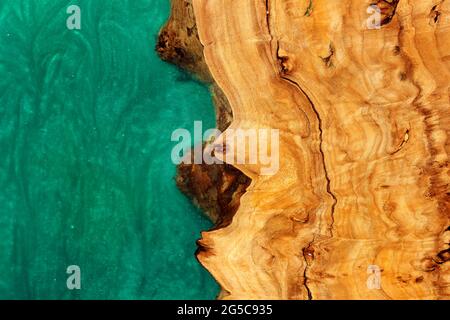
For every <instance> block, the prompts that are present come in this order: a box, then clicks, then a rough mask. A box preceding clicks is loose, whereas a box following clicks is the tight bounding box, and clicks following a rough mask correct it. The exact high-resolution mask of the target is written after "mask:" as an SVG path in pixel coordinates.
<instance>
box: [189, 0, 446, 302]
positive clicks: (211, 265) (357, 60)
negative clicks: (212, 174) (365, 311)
mask: <svg viewBox="0 0 450 320" xmlns="http://www.w3.org/2000/svg"><path fill="white" fill-rule="evenodd" d="M193 4H194V12H195V17H196V23H197V27H198V31H199V36H200V40H201V42H202V44H203V46H204V55H205V58H206V64H207V66H208V68H209V70H210V72H211V74H212V76H213V78H214V81H215V82H216V83H217V84H218V86H220V88H221V89H222V90H223V92H224V93H225V96H226V97H227V99H228V101H229V102H230V105H231V107H232V110H233V122H232V124H231V128H232V129H233V128H243V129H245V128H256V129H257V128H268V127H270V128H275V129H279V130H280V170H279V171H278V173H277V174H275V175H273V176H262V175H260V167H259V166H257V165H256V166H255V165H238V166H237V167H238V168H239V169H240V170H242V171H243V172H244V173H245V174H246V175H247V176H249V177H250V178H251V179H252V184H251V186H250V187H249V188H248V190H247V192H246V193H245V194H244V195H243V197H242V198H241V205H240V208H239V209H238V211H237V213H236V215H235V216H234V218H233V221H232V222H231V224H229V225H228V226H226V227H225V228H221V229H217V230H214V231H211V232H205V233H203V235H202V236H203V237H202V240H201V241H200V244H201V246H202V250H201V251H200V252H199V254H198V258H199V260H200V262H201V263H202V264H203V265H204V266H205V267H206V268H207V269H208V270H209V271H210V272H211V273H212V275H213V276H214V277H215V278H216V279H217V281H218V282H219V283H220V285H221V286H222V288H223V291H222V294H221V298H228V299H449V295H450V287H449V285H450V271H449V266H450V263H449V262H448V261H449V259H450V251H449V240H450V230H449V229H448V228H449V226H450V221H449V220H450V204H449V198H450V197H449V191H450V190H449V181H450V179H449V171H448V153H449V152H448V151H449V141H448V134H449V130H450V122H449V119H450V103H449V93H450V91H449V84H450V1H448V0H447V1H445V0H444V1H441V0H414V1H413V0H400V1H396V0H392V1H382V0H380V1H378V3H377V1H365V0H312V1H310V0H295V1H294V0H267V1H265V0H194V1H193ZM371 4H375V5H376V6H377V7H379V8H380V10H381V28H380V29H369V28H368V20H369V25H370V23H371V20H370V19H371V16H372V15H373V9H372V11H370V9H369V11H368V8H369V6H370V5H371ZM370 266H378V267H379V268H380V275H381V288H380V289H376V288H370V286H368V285H367V281H368V278H370V276H371V275H370V274H369V273H370V272H371V270H372V269H370V268H371V267H370ZM368 272H369V273H368Z"/></svg>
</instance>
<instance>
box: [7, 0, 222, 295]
mask: <svg viewBox="0 0 450 320" xmlns="http://www.w3.org/2000/svg"><path fill="white" fill-rule="evenodd" d="M71 5H76V6H77V7H79V8H80V12H79V13H80V17H81V21H80V25H79V26H78V25H77V24H76V23H75V22H76V21H75V22H74V21H71V22H70V21H68V18H69V17H70V16H71V14H76V12H75V11H70V10H69V11H68V10H67V9H68V8H69V6H71ZM169 9H170V3H169V1H168V0H132V1H126V0H109V1H103V0H85V1H82V0H79V1H67V0H2V1H1V2H0V75H1V77H0V150H1V157H0V236H1V240H0V298H1V299H213V298H215V296H216V294H217V293H218V286H217V284H216V283H215V282H214V280H213V279H212V278H211V277H210V275H209V274H208V273H207V272H206V271H205V270H204V269H203V268H202V267H201V266H200V265H199V264H198V262H197V261H196V260H195V257H194V251H195V249H196V245H195V241H196V239H197V238H199V235H200V234H199V232H200V231H201V230H204V229H207V228H209V227H210V223H209V222H208V221H207V220H206V219H205V218H203V217H202V216H201V214H200V213H199V212H197V211H196V209H194V208H193V207H192V205H191V204H190V203H189V201H188V200H187V199H186V198H185V197H184V196H183V195H182V194H181V193H180V192H179V191H178V190H177V189H176V186H175V183H174V180H173V177H174V175H175V165H174V164H172V162H171V159H170V156H171V149H172V147H173V142H172V141H171V133H172V131H173V130H175V129H177V128H190V127H192V126H193V123H194V120H202V121H203V123H204V125H205V127H214V114H213V107H212V105H211V101H210V96H209V92H208V90H207V88H206V87H204V86H203V85H201V84H199V83H197V82H194V81H192V79H191V78H190V77H187V76H186V75H185V74H183V73H182V72H180V71H179V70H178V69H177V68H176V67H173V66H171V65H169V64H166V63H164V62H162V61H160V60H159V58H158V57H157V55H156V54H155V52H154V46H155V42H156V37H157V33H158V31H159V28H160V27H161V26H162V25H163V24H164V22H165V20H166V19H167V17H168V14H169ZM69 22H70V23H69ZM70 26H71V27H70ZM78 27H79V28H78ZM80 28H81V29H80ZM71 265H76V266H79V268H80V272H81V289H80V290H77V289H74V290H69V289H68V288H67V284H66V281H67V278H68V277H69V275H68V274H67V273H66V270H67V267H68V266H71Z"/></svg>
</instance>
